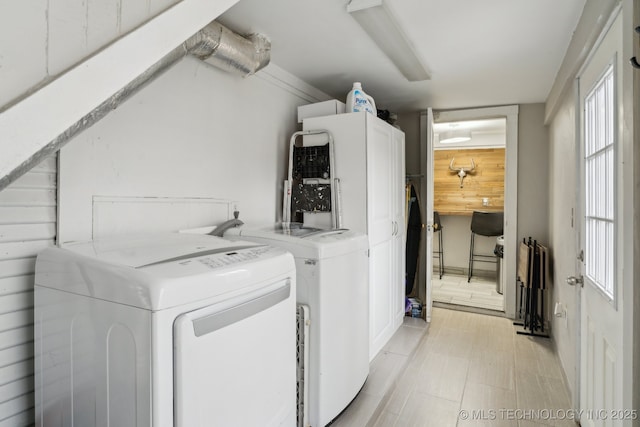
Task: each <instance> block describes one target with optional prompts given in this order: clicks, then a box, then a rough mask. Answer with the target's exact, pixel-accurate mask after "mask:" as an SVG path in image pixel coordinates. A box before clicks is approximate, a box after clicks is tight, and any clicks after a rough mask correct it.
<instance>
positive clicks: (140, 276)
mask: <svg viewBox="0 0 640 427" xmlns="http://www.w3.org/2000/svg"><path fill="white" fill-rule="evenodd" d="M294 271H295V266H294V262H293V259H292V257H291V255H290V254H288V253H286V252H285V251H283V250H282V249H279V248H274V247H270V246H265V245H259V244H255V243H251V242H246V241H240V240H239V241H235V242H231V241H229V240H225V239H222V238H219V237H213V236H207V235H189V234H177V233H174V234H157V235H146V236H136V237H118V238H109V239H103V240H100V241H92V242H83V243H75V244H69V245H66V246H65V247H63V248H56V247H51V248H47V249H45V250H44V251H42V252H41V253H40V254H39V255H38V258H37V261H36V280H35V283H36V286H43V287H48V288H54V289H59V290H63V291H66V292H70V293H75V294H78V295H84V296H88V297H92V298H96V299H101V300H105V301H112V302H117V303H121V304H126V305H130V306H134V307H140V308H144V309H149V310H162V309H165V308H169V307H175V306H179V305H183V304H188V303H191V302H197V301H203V300H211V298H214V299H216V298H219V299H226V298H229V297H233V296H238V295H242V294H244V293H246V292H248V291H249V290H250V289H253V288H255V287H256V286H258V287H260V286H264V285H265V283H266V284H268V280H271V279H274V278H277V277H282V276H286V275H289V276H291V277H293V274H294Z"/></svg>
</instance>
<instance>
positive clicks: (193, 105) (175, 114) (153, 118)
mask: <svg viewBox="0 0 640 427" xmlns="http://www.w3.org/2000/svg"><path fill="white" fill-rule="evenodd" d="M291 92H292V91H289V90H285V89H282V88H280V87H277V86H275V85H274V84H272V83H271V82H270V81H267V80H265V79H264V78H262V77H261V76H259V75H256V76H252V77H248V78H245V79H243V78H240V77H237V76H234V75H231V74H228V73H225V72H223V71H221V70H219V69H217V68H213V67H211V66H209V65H207V64H204V63H202V62H201V61H198V60H196V59H193V58H186V59H184V60H182V61H181V62H180V63H178V64H177V65H176V66H174V67H173V68H171V69H170V70H169V71H167V72H166V73H165V74H164V75H162V76H161V77H160V78H158V79H157V80H155V81H154V82H152V83H151V84H149V85H148V86H147V87H145V88H144V89H143V90H142V91H140V92H139V93H138V94H136V95H134V97H133V98H131V99H130V100H129V101H127V102H126V103H125V104H124V105H122V106H121V107H119V108H118V109H117V110H115V111H114V112H112V113H111V114H110V115H109V116H107V117H106V118H104V119H103V120H102V121H101V122H99V123H98V124H96V125H94V126H93V127H92V128H90V129H89V130H87V131H85V132H84V133H83V134H81V135H79V136H78V137H76V138H75V140H73V141H72V142H70V143H69V144H68V145H67V146H65V148H63V149H62V151H61V156H60V158H61V166H60V220H59V221H60V222H59V225H60V233H59V239H60V241H61V242H63V243H64V242H67V241H70V240H85V239H90V238H91V237H92V234H91V233H92V223H93V218H94V216H93V207H92V199H93V196H113V197H132V196H133V197H190V198H198V197H201V198H216V199H223V200H232V201H236V202H237V203H236V204H237V207H238V209H239V210H240V212H241V214H240V218H241V219H242V220H243V221H244V222H245V223H247V224H250V225H255V226H259V225H266V224H271V223H273V222H275V221H276V220H277V219H278V218H280V214H281V206H282V188H283V186H282V181H283V179H284V178H285V177H286V167H287V158H288V144H289V138H290V136H291V134H292V133H293V132H294V131H295V130H297V123H296V118H297V115H296V114H297V106H298V105H301V104H306V103H307V102H308V101H307V100H305V99H302V98H301V97H299V96H298V95H296V94H292V93H291ZM157 215H158V216H159V217H162V216H163V215H166V216H167V217H166V223H167V230H169V229H171V227H170V226H169V224H175V223H176V222H177V221H178V222H179V218H173V217H172V215H174V214H172V213H170V212H163V211H159V212H157ZM223 219H227V218H211V219H210V221H211V222H216V221H217V222H220V221H221V220H223ZM156 221H157V218H156ZM191 225H207V224H191Z"/></svg>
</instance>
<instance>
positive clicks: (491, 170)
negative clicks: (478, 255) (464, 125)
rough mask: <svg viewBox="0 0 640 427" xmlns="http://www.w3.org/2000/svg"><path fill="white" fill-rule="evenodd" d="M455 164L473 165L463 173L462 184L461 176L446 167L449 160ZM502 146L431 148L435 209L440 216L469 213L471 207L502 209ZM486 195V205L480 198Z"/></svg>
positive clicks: (473, 208) (503, 152)
mask: <svg viewBox="0 0 640 427" xmlns="http://www.w3.org/2000/svg"><path fill="white" fill-rule="evenodd" d="M452 158H455V162H454V167H463V166H464V167H468V166H471V159H473V161H474V163H475V165H476V168H475V170H474V171H473V172H470V173H468V174H467V176H465V178H464V180H463V187H462V188H460V178H459V177H458V175H457V174H456V173H455V172H452V171H450V170H449V163H450V162H451V159H452ZM504 162H505V150H504V148H482V149H466V150H436V151H434V165H433V169H434V193H433V196H434V206H433V208H434V210H436V211H438V212H439V213H440V214H441V215H471V213H472V212H473V211H474V210H484V211H489V210H503V209H504ZM484 197H487V198H489V206H483V205H482V199H483V198H484Z"/></svg>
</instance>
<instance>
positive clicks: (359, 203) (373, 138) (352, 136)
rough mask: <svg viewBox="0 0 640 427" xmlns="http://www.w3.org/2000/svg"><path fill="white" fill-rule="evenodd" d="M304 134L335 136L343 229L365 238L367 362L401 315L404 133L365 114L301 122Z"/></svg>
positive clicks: (322, 221) (312, 219) (309, 220)
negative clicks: (315, 133)
mask: <svg viewBox="0 0 640 427" xmlns="http://www.w3.org/2000/svg"><path fill="white" fill-rule="evenodd" d="M303 129H304V130H318V129H325V130H328V131H329V132H330V133H331V134H332V135H333V138H334V151H335V165H334V166H335V167H334V170H335V175H336V177H337V178H339V179H340V192H341V196H340V199H341V216H342V227H343V228H348V229H351V230H355V231H358V232H361V233H364V234H367V236H368V238H369V331H370V332H369V358H370V360H371V359H373V357H375V355H376V354H378V352H379V351H380V350H381V349H382V348H383V347H384V345H385V344H386V343H387V342H388V341H389V338H391V336H392V335H393V334H394V332H395V331H396V330H397V329H398V328H399V327H400V325H401V324H402V319H403V316H404V297H405V295H404V291H405V283H404V282H405V230H406V227H405V190H404V188H405V160H404V133H403V132H402V131H400V130H398V129H396V128H394V127H393V126H391V125H389V124H387V123H386V122H383V121H382V120H380V119H378V118H377V117H374V116H372V115H371V114H367V113H364V112H363V113H349V114H338V115H333V116H326V117H314V118H309V119H305V120H304V121H303ZM305 224H308V225H312V226H323V227H328V226H330V224H331V222H330V218H329V215H328V214H326V213H320V214H305ZM354 303H355V304H356V305H355V307H356V309H361V308H360V307H359V306H358V302H354Z"/></svg>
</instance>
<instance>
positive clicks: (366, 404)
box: [332, 308, 575, 427]
mask: <svg viewBox="0 0 640 427" xmlns="http://www.w3.org/2000/svg"><path fill="white" fill-rule="evenodd" d="M420 322H421V321H420V320H419V319H407V321H406V322H405V324H404V325H403V326H402V327H401V328H400V330H399V331H398V333H396V335H395V336H394V337H393V338H392V340H391V341H390V343H389V345H388V346H387V347H385V349H384V350H383V351H382V352H381V353H380V354H379V355H378V356H377V357H376V359H374V361H373V362H372V366H371V372H370V375H369V378H368V380H367V383H366V384H365V386H364V388H363V390H362V392H361V393H360V395H359V396H358V397H357V398H356V399H355V400H354V402H353V403H352V404H351V405H350V406H349V407H348V408H347V409H346V410H345V412H344V413H343V414H342V415H341V416H340V417H338V419H337V420H336V421H335V422H334V424H332V426H340V427H342V426H349V427H360V426H362V427H365V426H366V427H413V426H416V427H417V426H421V427H431V426H433V427H467V426H492V427H493V426H510V427H535V426H572V427H573V426H575V423H574V422H573V421H572V420H569V419H562V418H563V415H564V412H562V410H567V409H569V408H570V402H569V394H568V392H567V388H566V385H565V383H564V380H563V375H562V371H561V368H560V364H559V361H558V359H557V356H556V354H555V352H554V350H553V348H552V343H551V341H550V340H549V339H545V338H534V337H529V336H526V335H517V334H516V333H515V330H514V328H513V326H512V323H511V321H510V320H509V319H506V318H502V317H494V316H487V315H482V314H476V313H469V312H462V311H453V310H447V309H442V308H434V309H433V314H432V322H431V323H430V324H429V326H428V328H426V333H425V324H424V322H422V323H420ZM467 414H468V415H469V417H472V416H474V415H475V416H476V418H482V419H475V420H472V419H464V418H465V415H467Z"/></svg>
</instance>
